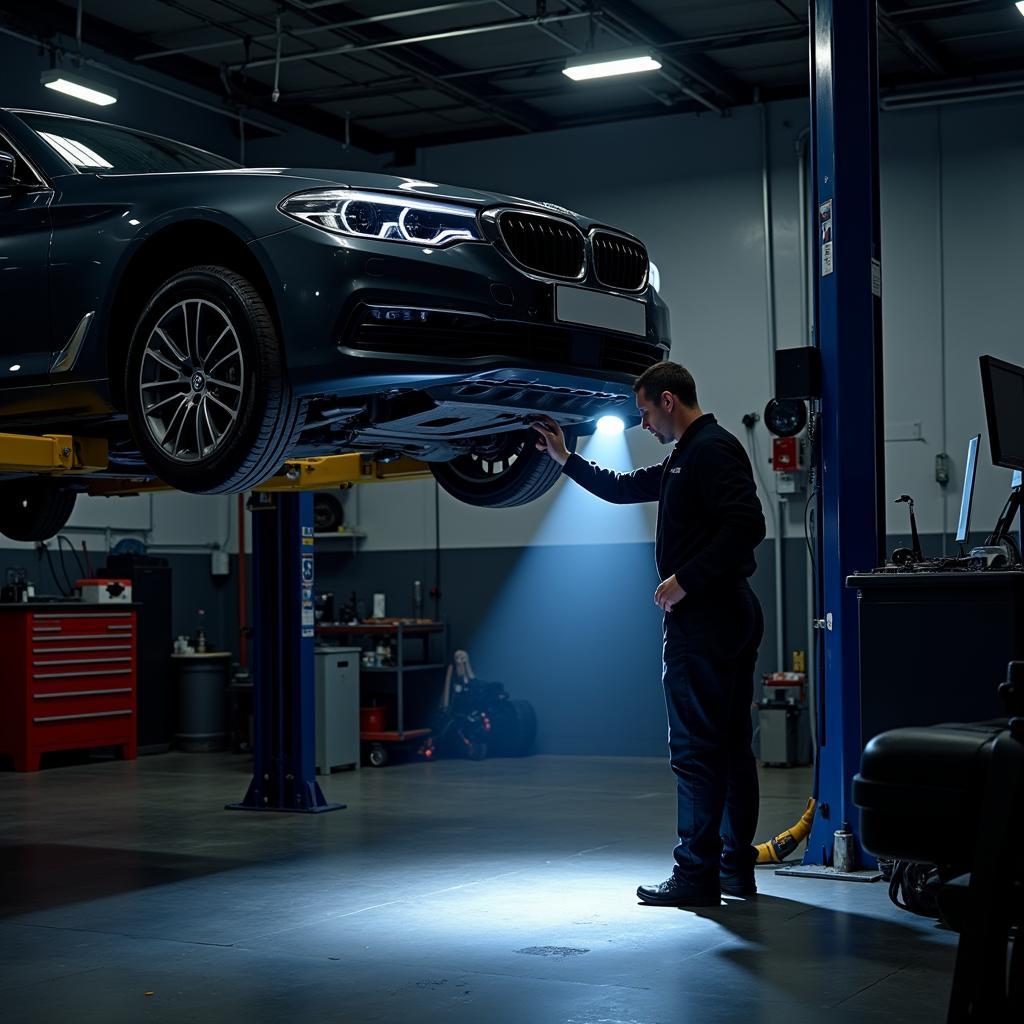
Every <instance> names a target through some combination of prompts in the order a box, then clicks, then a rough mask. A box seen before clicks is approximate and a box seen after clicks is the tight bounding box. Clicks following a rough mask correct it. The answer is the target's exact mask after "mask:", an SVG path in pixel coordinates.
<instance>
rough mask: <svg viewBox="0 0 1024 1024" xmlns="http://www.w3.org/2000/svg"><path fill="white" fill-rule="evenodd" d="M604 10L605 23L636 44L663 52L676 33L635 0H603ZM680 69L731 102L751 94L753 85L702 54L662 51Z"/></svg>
mask: <svg viewBox="0 0 1024 1024" xmlns="http://www.w3.org/2000/svg"><path fill="white" fill-rule="evenodd" d="M601 12H602V18H603V21H604V23H605V24H606V25H607V26H608V27H609V29H611V30H613V31H614V25H613V23H617V24H618V25H619V26H620V27H621V29H622V30H623V35H622V38H624V39H628V38H630V37H632V38H633V41H634V43H636V42H640V43H645V44H646V45H648V46H653V47H654V48H655V49H656V50H659V53H660V52H661V51H660V44H661V42H662V41H665V42H671V41H672V40H673V37H674V33H673V32H671V31H670V30H669V29H668V28H666V27H665V26H664V25H663V24H662V23H661V22H660V21H658V20H657V18H653V17H651V15H649V14H647V13H646V12H645V11H642V10H640V8H639V7H637V6H636V5H635V4H634V3H632V0H603V2H602V4H601ZM661 56H662V59H663V60H667V61H668V63H669V64H670V66H671V67H672V68H673V69H674V70H675V71H676V72H677V73H680V74H682V75H684V76H685V77H686V78H689V79H690V80H691V81H694V82H699V83H700V84H701V85H703V86H704V87H705V88H706V89H710V90H711V91H712V92H713V93H716V94H717V95H719V96H721V97H722V98H723V99H725V100H726V102H727V103H729V104H734V103H737V102H738V101H739V100H740V99H741V98H745V97H747V96H749V94H750V91H751V90H750V87H749V86H748V85H746V84H745V83H743V82H741V81H740V80H739V79H738V78H736V77H735V76H734V75H732V74H730V73H729V72H728V71H726V70H725V69H724V68H722V67H720V66H719V65H717V64H715V62H714V61H712V60H710V59H708V58H706V57H703V56H701V55H700V54H698V53H689V54H687V56H686V60H685V61H683V60H680V59H679V57H678V56H676V55H675V54H665V53H662V54H661Z"/></svg>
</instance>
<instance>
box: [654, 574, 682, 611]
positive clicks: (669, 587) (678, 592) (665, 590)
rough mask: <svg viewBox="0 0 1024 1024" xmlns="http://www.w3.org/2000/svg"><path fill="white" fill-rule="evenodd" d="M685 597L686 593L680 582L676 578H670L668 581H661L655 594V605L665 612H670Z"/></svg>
mask: <svg viewBox="0 0 1024 1024" xmlns="http://www.w3.org/2000/svg"><path fill="white" fill-rule="evenodd" d="M684 597H686V591H685V590H683V588H682V587H681V586H679V580H677V579H676V578H675V576H669V578H668V579H667V580H662V581H661V583H660V584H659V585H658V589H657V590H656V591H655V592H654V603H655V604H656V605H657V606H658V607H659V608H661V609H662V610H663V611H666V612H670V611H672V609H673V607H674V606H675V605H677V604H679V602H680V601H682V599H683V598H684Z"/></svg>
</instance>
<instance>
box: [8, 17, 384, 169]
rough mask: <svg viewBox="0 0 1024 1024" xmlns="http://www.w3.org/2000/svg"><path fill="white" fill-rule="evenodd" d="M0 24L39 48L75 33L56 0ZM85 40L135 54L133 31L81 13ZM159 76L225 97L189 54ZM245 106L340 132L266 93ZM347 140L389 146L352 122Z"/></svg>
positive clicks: (331, 119)
mask: <svg viewBox="0 0 1024 1024" xmlns="http://www.w3.org/2000/svg"><path fill="white" fill-rule="evenodd" d="M0 23H3V24H6V25H8V26H9V27H10V28H11V29H13V30H14V31H19V32H21V33H22V34H23V35H28V36H30V37H32V38H33V39H36V40H38V41H39V43H40V45H42V46H57V48H58V49H65V48H66V47H65V46H64V44H62V43H61V42H60V39H59V37H60V36H64V37H67V38H68V39H73V38H74V35H75V11H74V10H73V9H72V8H70V7H66V6H65V5H64V4H62V3H58V2H57V0H36V2H34V3H32V4H26V5H18V8H17V12H16V13H14V12H12V11H10V10H8V9H3V8H0ZM85 40H86V43H87V44H88V45H89V46H92V47H95V48H96V49H97V50H100V51H102V52H103V53H105V54H108V55H109V56H111V57H116V58H119V59H120V60H124V61H126V62H131V61H132V59H133V58H134V56H135V54H136V53H137V52H138V37H137V36H136V35H135V34H134V33H133V32H129V31H127V30H125V29H123V28H121V27H120V26H118V25H114V24H112V23H111V22H108V21H105V20H104V19H102V18H98V17H96V16H90V15H88V12H86V20H85ZM107 70H109V71H110V73H112V74H116V75H117V76H118V77H121V78H125V79H127V80H129V81H136V82H138V84H140V85H143V86H145V87H147V88H151V89H155V90H157V91H159V92H163V93H166V94H168V95H172V96H174V95H175V94H174V93H172V92H171V91H170V90H169V89H167V88H165V87H163V86H161V85H160V84H159V81H156V82H154V83H153V84H150V83H148V82H146V81H145V80H143V79H137V78H135V77H134V76H130V75H128V74H127V73H126V72H122V71H118V70H116V69H113V68H109V69H107ZM160 76H162V77H164V78H165V79H166V78H170V79H172V80H174V81H178V82H181V83H184V84H186V85H189V86H191V87H192V88H194V89H199V90H201V91H202V92H205V93H207V94H209V95H210V98H211V100H212V99H214V98H217V97H222V96H223V95H224V89H223V85H222V83H221V80H220V75H219V73H218V71H217V69H216V68H213V67H211V66H210V65H209V64H206V63H204V62H202V61H198V60H195V59H194V58H191V57H182V58H180V59H179V60H178V61H176V62H175V64H174V65H173V68H169V69H166V70H164V71H162V72H160ZM176 98H178V99H181V100H182V101H184V102H186V103H193V102H199V101H196V100H194V99H192V98H190V97H189V96H188V95H187V94H182V95H180V96H176ZM200 105H202V106H207V104H205V103H200ZM209 109H211V110H213V111H214V112H216V113H229V114H231V115H232V116H233V117H234V118H236V119H243V120H246V121H247V122H248V123H252V124H254V125H256V126H257V127H261V128H263V129H264V130H270V131H275V132H276V131H278V130H279V129H277V128H268V126H266V125H259V123H258V121H254V120H252V119H249V118H246V117H245V116H244V114H245V112H244V111H241V110H238V109H237V108H236V109H235V110H233V111H232V110H230V109H229V104H228V103H225V106H224V108H223V110H221V109H219V108H217V107H216V106H214V105H213V104H209ZM246 110H247V111H248V112H250V113H252V114H256V113H262V114H267V115H270V116H272V117H276V118H278V119H279V120H280V121H281V122H283V123H286V124H291V125H294V126H296V127H300V128H304V129H306V130H307V131H312V132H316V133H317V134H320V135H324V136H327V137H329V138H333V139H337V138H340V137H341V136H342V135H343V133H344V121H343V120H342V119H341V118H337V117H335V116H334V115H333V114H328V113H326V112H325V111H322V110H316V109H314V108H297V107H295V108H291V109H290V110H288V111H287V116H285V112H284V111H281V110H275V109H273V107H272V105H271V103H270V101H269V97H268V98H266V99H262V98H253V99H251V100H247V103H246ZM351 140H352V145H354V146H358V147H360V148H362V149H366V150H368V151H370V152H376V153H380V152H385V151H387V150H389V149H390V148H391V142H390V140H385V139H383V138H382V137H381V136H379V135H377V134H376V133H375V132H373V131H372V130H370V129H368V128H364V127H363V126H361V125H354V126H353V130H352V136H351Z"/></svg>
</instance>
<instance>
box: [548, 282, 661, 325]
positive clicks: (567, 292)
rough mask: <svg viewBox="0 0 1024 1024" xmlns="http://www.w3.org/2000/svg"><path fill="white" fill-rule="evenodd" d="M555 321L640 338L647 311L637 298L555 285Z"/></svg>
mask: <svg viewBox="0 0 1024 1024" xmlns="http://www.w3.org/2000/svg"><path fill="white" fill-rule="evenodd" d="M555 319H556V320H560V321H562V323H567V324H584V325H585V326H587V327H598V328H600V329H601V330H605V331H622V332H623V333H625V334H636V335H638V336H639V337H641V338H642V337H643V336H644V335H645V334H646V333H647V310H646V307H645V306H644V304H643V303H642V302H641V301H640V300H639V299H630V298H627V297H626V296H625V295H608V294H607V293H606V292H595V291H591V290H590V289H589V288H573V287H572V286H571V285H566V284H557V285H555Z"/></svg>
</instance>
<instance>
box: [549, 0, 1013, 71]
mask: <svg viewBox="0 0 1024 1024" xmlns="http://www.w3.org/2000/svg"><path fill="white" fill-rule="evenodd" d="M1022 2H1024V0H1022ZM660 67H661V62H660V61H659V60H658V59H657V58H656V57H653V56H652V55H651V52H650V51H649V50H613V51H609V52H607V53H581V54H579V55H578V56H576V57H570V58H569V60H567V61H566V62H565V67H564V68H562V74H563V75H565V76H566V77H568V78H571V79H572V80H573V81H574V82H586V81H589V80H590V79H592V78H614V77H616V76H618V75H635V74H638V73H639V72H641V71H657V70H658V68H660Z"/></svg>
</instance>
